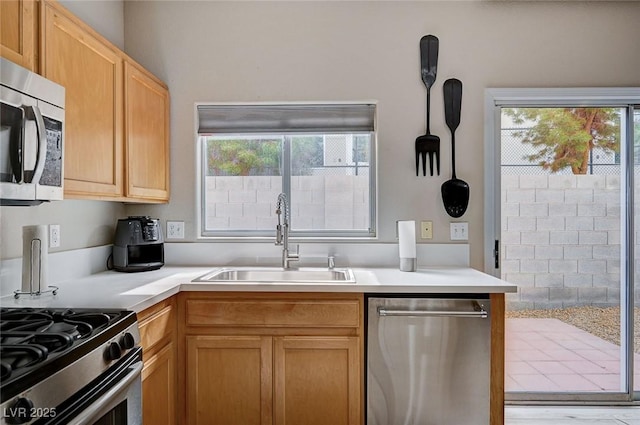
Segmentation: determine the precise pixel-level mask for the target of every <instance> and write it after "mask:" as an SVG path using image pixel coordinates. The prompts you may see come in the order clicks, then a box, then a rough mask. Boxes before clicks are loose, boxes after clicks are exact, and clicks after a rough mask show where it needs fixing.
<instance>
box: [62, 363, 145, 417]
mask: <svg viewBox="0 0 640 425" xmlns="http://www.w3.org/2000/svg"><path fill="white" fill-rule="evenodd" d="M141 374H142V362H141V361H139V362H136V363H135V364H133V365H132V366H131V371H130V372H129V373H128V374H127V376H125V377H124V378H123V379H122V380H121V381H120V382H118V384H117V385H115V386H114V387H113V388H110V389H109V391H107V392H106V393H104V395H102V396H101V397H100V398H99V399H97V400H96V401H95V402H93V403H91V405H90V406H89V407H88V408H87V409H85V410H83V411H82V412H81V413H80V414H79V415H77V416H76V417H75V418H73V423H74V424H76V425H85V424H91V423H93V420H95V419H96V416H97V415H99V414H101V413H104V412H102V409H104V408H105V407H106V406H107V405H108V404H109V403H111V402H112V401H113V399H114V398H115V397H116V396H117V395H118V394H119V393H121V392H123V391H124V390H126V389H127V387H129V385H131V384H132V383H133V382H134V381H135V380H136V379H138V378H139V377H140V375H141Z"/></svg>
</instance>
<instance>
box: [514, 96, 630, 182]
mask: <svg viewBox="0 0 640 425" xmlns="http://www.w3.org/2000/svg"><path fill="white" fill-rule="evenodd" d="M505 113H506V114H507V115H508V116H510V117H512V118H513V122H514V123H516V124H523V123H526V122H532V123H533V124H532V127H530V128H528V129H526V130H523V131H521V132H518V133H516V134H517V135H518V136H520V137H522V142H523V143H529V144H531V145H532V146H533V147H535V148H536V153H534V154H532V155H527V156H526V159H528V160H529V161H532V162H536V163H538V164H539V165H540V166H542V168H544V169H546V170H550V171H552V172H557V171H559V170H561V169H563V168H565V167H570V168H571V171H572V172H573V174H586V173H587V171H588V167H589V154H590V153H591V150H592V149H593V148H596V147H597V148H601V149H603V150H604V151H605V152H618V151H619V146H620V143H619V140H618V135H619V134H620V115H619V113H618V110H617V109H615V108H509V109H507V110H506V111H505Z"/></svg>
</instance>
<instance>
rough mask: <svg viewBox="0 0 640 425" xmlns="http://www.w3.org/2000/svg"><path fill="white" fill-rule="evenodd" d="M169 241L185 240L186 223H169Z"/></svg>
mask: <svg viewBox="0 0 640 425" xmlns="http://www.w3.org/2000/svg"><path fill="white" fill-rule="evenodd" d="M167 239H184V221H167Z"/></svg>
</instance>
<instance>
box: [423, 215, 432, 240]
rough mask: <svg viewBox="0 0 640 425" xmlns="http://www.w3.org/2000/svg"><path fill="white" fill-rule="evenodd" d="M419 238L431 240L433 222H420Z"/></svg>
mask: <svg viewBox="0 0 640 425" xmlns="http://www.w3.org/2000/svg"><path fill="white" fill-rule="evenodd" d="M420 237H421V238H422V239H433V221H426V220H425V221H421V222H420Z"/></svg>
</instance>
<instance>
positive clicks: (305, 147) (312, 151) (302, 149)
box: [291, 136, 324, 176]
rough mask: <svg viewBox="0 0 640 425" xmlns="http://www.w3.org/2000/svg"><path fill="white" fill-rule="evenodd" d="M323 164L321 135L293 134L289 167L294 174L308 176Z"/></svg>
mask: <svg viewBox="0 0 640 425" xmlns="http://www.w3.org/2000/svg"><path fill="white" fill-rule="evenodd" d="M323 165H324V142H323V138H322V136H295V137H293V140H292V143H291V168H292V169H293V173H294V175H297V176H308V175H311V174H312V169H313V168H317V167H322V166H323Z"/></svg>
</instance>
